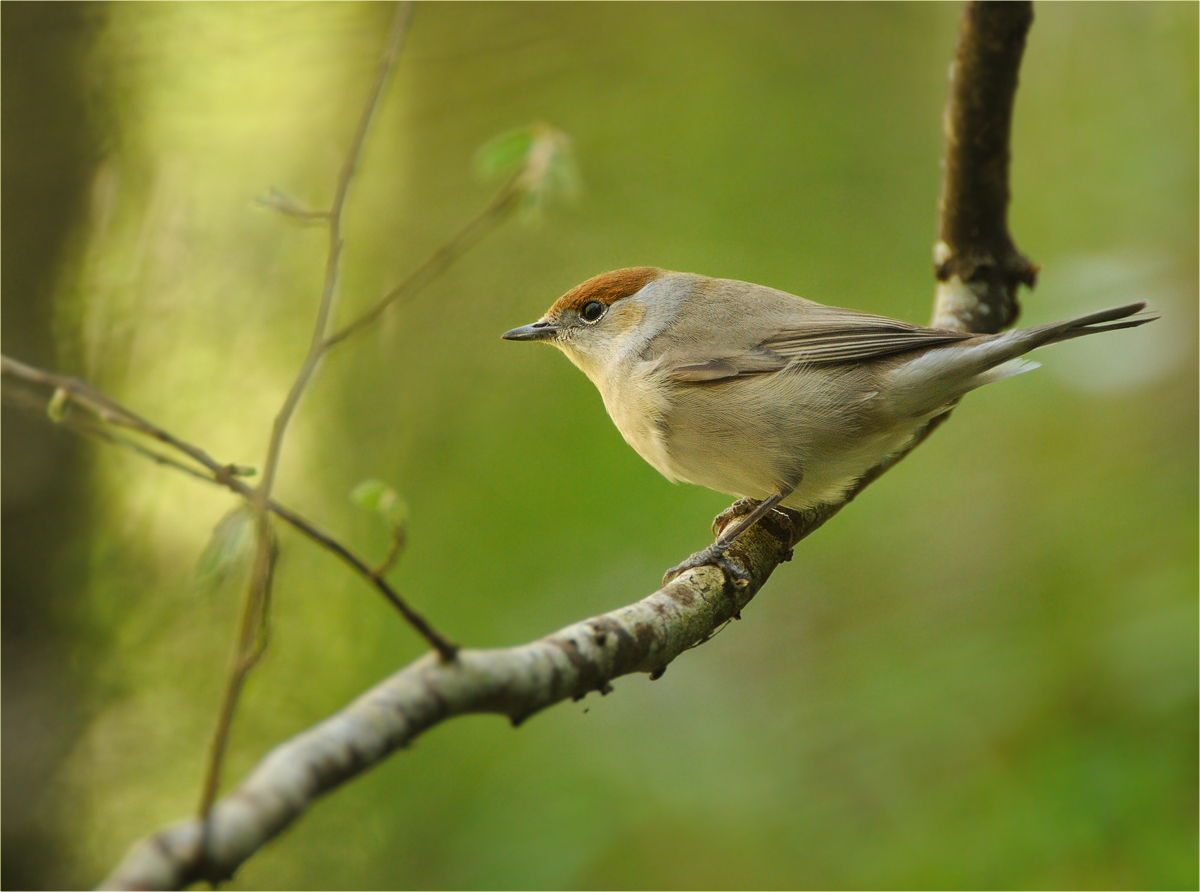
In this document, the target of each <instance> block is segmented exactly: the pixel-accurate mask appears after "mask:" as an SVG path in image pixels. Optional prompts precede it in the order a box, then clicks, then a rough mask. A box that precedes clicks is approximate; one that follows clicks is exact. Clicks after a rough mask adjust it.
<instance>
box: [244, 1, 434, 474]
mask: <svg viewBox="0 0 1200 892" xmlns="http://www.w3.org/2000/svg"><path fill="white" fill-rule="evenodd" d="M411 18H412V2H411V0H405V2H403V3H400V4H399V6H397V8H396V14H395V16H394V17H393V19H392V27H391V31H390V33H389V34H388V39H387V43H386V45H385V47H384V50H383V55H382V56H381V57H380V59H379V67H378V69H377V70H376V72H375V80H374V82H373V83H372V84H371V90H370V92H369V93H368V95H367V101H366V104H365V105H364V106H363V110H362V114H360V115H359V118H358V126H357V128H355V131H354V138H353V139H351V141H350V148H349V150H348V151H347V152H346V160H345V161H344V162H343V163H342V170H341V173H340V174H338V180H337V187H336V189H335V190H334V196H333V204H332V205H330V208H329V211H328V212H327V213H326V214H324V215H323V216H324V218H325V219H326V221H327V222H328V225H329V252H328V254H327V256H326V258H325V282H324V285H323V286H322V289H321V302H320V304H319V306H318V308H317V319H316V323H315V325H314V326H313V334H312V340H311V341H310V343H309V347H308V355H307V356H305V357H304V363H303V365H301V367H300V371H299V372H298V373H297V375H296V380H295V381H293V382H292V387H291V389H290V390H289V391H288V395H287V398H286V399H285V400H284V401H283V406H282V407H280V409H279V413H278V414H277V415H276V416H275V424H274V426H273V427H272V429H271V442H270V445H269V446H268V447H267V459H266V462H265V463H264V465H263V476H262V482H261V483H260V484H259V487H258V488H259V490H260V491H261V492H263V493H265V494H267V495H269V494H270V493H271V489H272V487H273V486H274V485H275V473H276V470H277V468H278V466H279V455H280V451H281V450H282V449H283V438H284V434H286V433H287V427H288V423H289V422H290V421H291V419H292V414H293V413H294V412H295V411H296V406H297V405H298V404H299V402H300V397H301V396H302V395H303V394H304V389H305V388H306V387H308V383H309V381H311V380H312V376H313V373H314V372H315V371H316V370H317V364H318V363H319V362H320V360H321V356H322V355H323V354H324V352H325V350H326V349H327V346H328V345H327V344H326V335H327V334H328V332H329V325H330V321H331V319H332V317H333V305H334V297H335V295H336V294H337V283H338V273H339V268H340V263H341V256H342V211H343V210H344V209H345V206H346V198H347V196H348V195H349V193H350V183H351V181H352V180H353V179H354V172H355V171H356V170H357V169H358V161H359V158H360V157H361V156H362V151H363V146H364V145H365V144H366V139H367V131H368V130H369V129H370V127H371V121H372V119H373V118H374V117H375V112H376V110H377V109H378V108H379V100H380V99H381V97H382V96H383V88H384V86H385V85H386V84H387V79H388V75H389V74H391V71H392V69H393V68H394V67H395V64H396V59H397V58H398V57H399V55H400V48H401V47H402V46H403V45H404V38H405V35H406V34H407V33H408V23H409V21H410V20H411Z"/></svg>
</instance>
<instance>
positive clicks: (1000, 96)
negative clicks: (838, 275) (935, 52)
mask: <svg viewBox="0 0 1200 892" xmlns="http://www.w3.org/2000/svg"><path fill="white" fill-rule="evenodd" d="M1032 23H1033V4H1032V3H1029V2H970V3H967V4H966V5H965V6H964V8H963V15H962V23H961V26H960V28H959V34H958V47H957V49H956V50H955V53H954V66H953V68H952V69H951V76H950V97H949V99H948V100H947V102H946V112H945V117H944V120H943V123H944V127H945V131H946V157H945V160H944V161H943V169H942V196H941V201H940V202H939V210H940V214H939V217H940V223H939V226H938V241H937V245H936V246H935V248H934V265H935V271H936V274H937V279H938V283H939V284H938V289H937V299H936V304H935V307H934V316H933V325H934V327H936V328H955V329H959V330H961V331H978V332H997V331H1000V330H1001V329H1002V328H1005V327H1007V326H1009V325H1012V324H1013V323H1014V322H1016V321H1017V314H1018V313H1019V312H1020V306H1019V305H1018V303H1017V287H1018V286H1019V285H1026V286H1028V287H1030V288H1032V287H1033V285H1034V282H1035V281H1036V278H1037V269H1038V268H1037V265H1036V264H1034V263H1031V262H1030V261H1029V260H1028V259H1027V258H1026V257H1025V256H1024V255H1023V254H1021V252H1020V251H1018V250H1017V247H1016V245H1014V244H1013V240H1012V236H1010V235H1009V233H1008V200H1009V189H1008V161H1009V133H1010V131H1011V129H1012V109H1013V100H1014V97H1015V95H1016V91H1017V72H1018V70H1019V69H1020V66H1021V56H1022V54H1023V53H1024V51H1025V35H1026V34H1027V33H1028V31H1029V26H1030V25H1031V24H1032Z"/></svg>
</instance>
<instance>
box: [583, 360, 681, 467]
mask: <svg viewBox="0 0 1200 892" xmlns="http://www.w3.org/2000/svg"><path fill="white" fill-rule="evenodd" d="M593 381H594V382H595V384H596V387H597V388H598V389H599V391H600V395H601V396H602V397H603V398H604V408H605V409H607V410H608V414H609V417H610V418H612V420H613V423H614V424H615V425H616V426H617V430H619V431H620V432H621V436H623V437H624V438H625V442H626V443H628V444H629V445H630V446H632V447H633V448H634V449H635V450H636V451H637V454H638V455H640V456H641V457H642V458H644V459H645V460H646V461H647V462H649V463H650V465H651V466H652V467H654V469H655V470H657V471H658V472H659V473H660V474H662V475H663V476H664V477H666V478H667V479H668V480H670V481H671V482H672V483H674V482H675V481H676V479H677V478H676V475H675V474H673V473H672V472H671V467H670V464H671V463H670V456H669V454H668V451H667V443H666V438H665V435H664V431H663V426H662V420H663V417H664V416H665V415H666V412H667V408H668V406H667V391H666V387H665V378H664V375H663V373H662V371H661V370H660V369H659V368H658V363H656V362H648V361H645V360H634V361H631V362H630V363H629V364H628V365H625V366H624V367H618V368H614V369H610V370H607V371H606V373H602V374H600V375H597V376H596V377H595V378H593Z"/></svg>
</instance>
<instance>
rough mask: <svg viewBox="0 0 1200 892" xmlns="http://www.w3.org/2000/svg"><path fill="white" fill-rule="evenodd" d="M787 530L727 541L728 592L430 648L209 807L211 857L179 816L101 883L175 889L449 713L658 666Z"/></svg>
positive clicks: (576, 694) (517, 718)
mask: <svg viewBox="0 0 1200 892" xmlns="http://www.w3.org/2000/svg"><path fill="white" fill-rule="evenodd" d="M790 538H791V530H790V527H789V526H788V525H787V524H786V523H781V522H780V521H779V518H774V519H772V522H771V523H767V524H765V525H764V526H758V527H755V528H754V529H752V530H750V531H749V532H748V533H747V534H746V535H744V536H742V537H741V538H740V539H738V541H737V542H736V543H735V544H734V545H733V547H732V548H731V550H730V551H731V554H732V556H733V557H734V559H735V560H737V561H738V562H739V563H742V564H744V565H745V566H746V568H747V569H748V570H749V571H750V574H751V584H750V586H748V587H747V588H745V589H740V590H735V589H734V587H733V586H731V585H726V584H725V580H724V577H723V575H722V573H721V571H720V570H717V569H716V568H713V567H701V568H699V569H696V570H690V571H688V572H686V573H684V574H682V575H681V576H680V577H678V578H677V579H675V580H673V581H672V582H671V583H670V584H668V585H666V586H664V587H663V588H661V589H659V590H658V591H656V592H655V593H654V594H652V595H650V596H649V597H647V598H644V599H642V600H641V601H638V602H637V603H635V604H631V605H629V606H628V607H622V608H620V609H619V610H614V611H612V612H611V613H606V614H603V615H601V616H597V617H593V618H591V619H587V620H584V621H583V622H579V623H575V624H574V625H571V626H567V627H566V628H565V629H560V630H559V631H558V632H555V633H554V634H553V635H549V636H547V637H545V638H543V639H541V640H540V641H535V642H532V643H530V644H526V645H523V646H521V647H514V648H509V649H506V650H463V651H460V652H459V654H458V659H457V660H455V661H453V662H443V661H439V660H438V659H437V658H436V657H434V656H433V655H429V656H427V657H424V658H422V659H420V660H418V661H417V662H416V663H413V664H412V665H411V666H409V667H408V668H406V669H403V670H401V671H400V672H398V673H396V674H395V675H393V676H392V677H391V678H389V679H387V680H386V681H384V682H383V683H381V684H379V685H377V686H376V687H375V688H373V689H372V690H370V691H368V692H367V693H366V694H364V695H363V696H361V697H359V699H358V700H356V701H354V702H353V703H351V704H350V705H349V706H347V707H346V708H345V709H343V710H342V711H341V712H338V713H336V714H335V715H333V716H331V717H330V718H328V719H326V720H325V721H323V722H321V723H320V724H319V725H316V726H315V727H313V728H311V729H309V730H307V731H305V732H303V733H302V734H299V735H297V736H296V737H294V738H292V739H291V740H289V741H287V742H286V743H284V744H281V745H280V746H278V747H276V748H275V749H274V750H273V751H272V752H270V753H269V754H268V755H267V756H266V757H265V758H264V759H263V760H262V762H260V763H259V765H258V767H257V768H256V769H255V770H254V771H253V772H252V773H251V774H250V775H249V776H248V777H247V778H246V779H245V780H244V781H243V782H242V784H241V785H240V786H239V787H238V788H237V789H236V790H234V791H233V792H232V793H230V794H229V795H228V796H226V797H225V798H224V799H222V800H221V801H220V802H218V803H217V804H216V806H215V807H214V808H213V810H212V812H211V814H210V831H209V833H210V835H209V841H208V857H207V859H202V858H201V845H200V842H201V833H202V828H201V823H200V822H199V821H197V820H194V819H193V820H190V821H186V822H184V823H181V824H177V825H175V826H174V827H170V828H168V829H166V830H163V831H161V832H160V833H158V834H155V835H154V836H152V837H149V838H147V839H145V840H143V841H141V842H139V843H138V844H137V845H136V846H134V848H133V849H132V850H131V851H130V852H129V854H128V855H127V856H126V857H125V859H124V860H123V861H122V862H121V863H120V864H119V865H118V866H117V868H116V870H114V871H113V872H112V874H111V875H109V877H108V878H107V879H106V880H105V881H104V883H103V885H102V886H101V888H105V889H178V888H182V887H184V886H186V885H188V884H189V883H192V882H195V881H196V880H198V879H210V880H219V879H222V878H225V877H228V876H231V875H232V874H233V872H234V871H235V870H236V869H237V868H238V866H239V865H240V864H241V863H242V862H243V861H245V860H246V859H247V858H249V857H250V856H251V855H252V854H254V852H255V851H257V850H258V849H259V848H260V847H261V846H262V845H263V844H264V843H266V842H267V841H268V840H269V839H271V838H272V837H273V836H275V835H276V834H278V833H279V832H280V831H282V830H283V829H284V828H285V827H287V825H288V824H290V823H291V822H292V821H294V820H295V819H296V818H297V817H299V816H300V814H301V813H302V812H303V811H304V810H305V809H306V808H307V807H308V806H309V805H310V804H311V803H312V802H313V801H314V800H315V799H317V798H318V797H319V796H321V795H322V794H323V793H326V792H327V791H329V790H331V789H333V788H335V787H337V786H338V785H340V784H342V783H345V782H346V781H347V780H349V779H351V778H353V777H355V776H356V775H358V774H360V773H361V772H363V771H365V770H366V769H368V768H370V767H371V766H373V765H375V764H376V763H378V762H379V761H381V760H382V759H384V758H386V757H387V756H388V755H389V754H390V753H392V752H393V751H395V750H396V749H398V748H400V747H404V746H406V745H408V744H409V743H411V742H412V741H413V740H414V739H415V738H416V737H417V736H418V735H420V734H421V733H423V732H424V731H427V730H428V729H430V728H432V727H433V726H434V725H437V724H438V723H440V722H443V721H445V720H446V719H450V718H453V717H454V716H459V715H465V714H468V713H496V714H499V715H503V716H506V717H507V718H508V719H509V720H510V721H511V722H512V723H513V724H514V725H517V724H520V723H521V722H522V721H524V720H525V719H527V718H529V717H530V716H531V715H533V714H534V713H536V712H538V711H540V710H542V709H545V708H546V707H547V706H550V705H552V704H554V703H558V702H560V701H562V700H566V699H568V698H574V699H580V698H582V697H583V696H585V695H586V694H588V693H589V692H591V691H599V692H601V693H605V694H606V693H608V692H609V691H610V690H611V687H610V684H609V683H610V682H611V681H612V680H613V679H615V678H618V677H619V676H622V675H629V674H632V673H635V672H645V673H650V674H651V677H657V676H658V675H660V674H661V673H662V672H663V670H664V669H665V668H666V667H667V665H668V664H669V663H670V662H671V661H672V660H674V659H675V658H676V657H678V656H679V655H680V654H682V653H683V652H684V651H686V650H688V649H689V648H692V647H695V646H696V645H697V644H700V643H702V642H704V641H706V640H707V639H708V638H709V637H710V636H711V635H712V634H713V633H714V632H715V631H716V630H717V629H719V628H720V627H721V626H722V625H723V624H724V623H726V622H728V621H729V620H730V619H732V618H734V617H735V616H737V615H738V613H739V612H740V611H741V609H742V608H743V607H744V606H745V605H746V604H747V603H749V601H750V599H751V598H753V597H754V594H755V593H756V592H757V591H758V589H759V588H760V587H761V586H762V584H763V583H764V582H766V580H767V577H769V576H770V575H771V571H772V570H774V569H775V567H776V566H777V565H778V564H779V562H780V561H781V560H784V559H786V558H787V557H788V556H789V555H790V547H789V546H790V542H789V540H790Z"/></svg>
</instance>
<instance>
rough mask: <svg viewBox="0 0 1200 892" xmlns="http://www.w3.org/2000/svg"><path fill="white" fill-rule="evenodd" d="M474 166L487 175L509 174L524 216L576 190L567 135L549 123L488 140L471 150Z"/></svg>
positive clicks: (571, 195)
mask: <svg viewBox="0 0 1200 892" xmlns="http://www.w3.org/2000/svg"><path fill="white" fill-rule="evenodd" d="M475 169H476V171H477V172H478V173H479V174H481V175H482V176H484V177H488V178H491V177H498V176H501V175H503V176H511V177H512V178H513V188H515V189H517V190H519V191H520V193H521V197H522V202H521V205H522V210H523V211H524V212H525V215H526V216H537V215H538V214H539V213H540V212H541V211H543V210H544V209H545V208H546V207H547V206H548V205H549V204H550V203H551V202H553V201H555V200H556V199H558V198H559V197H560V196H561V197H563V198H567V199H573V198H575V197H577V196H578V194H579V192H580V177H579V170H578V168H577V166H576V164H575V151H574V147H573V144H572V142H571V137H569V136H567V134H566V133H564V132H563V131H561V130H558V129H557V128H555V127H551V126H550V125H549V124H542V123H537V124H531V125H530V126H528V127H522V128H520V129H518V130H510V131H508V132H507V133H502V134H501V135H500V136H497V137H496V138H494V139H492V140H490V141H488V142H487V143H485V144H484V145H483V146H482V147H481V148H480V149H479V151H478V152H476V153H475Z"/></svg>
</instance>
